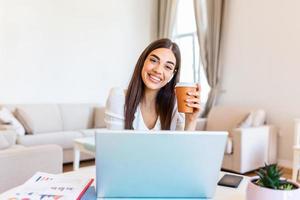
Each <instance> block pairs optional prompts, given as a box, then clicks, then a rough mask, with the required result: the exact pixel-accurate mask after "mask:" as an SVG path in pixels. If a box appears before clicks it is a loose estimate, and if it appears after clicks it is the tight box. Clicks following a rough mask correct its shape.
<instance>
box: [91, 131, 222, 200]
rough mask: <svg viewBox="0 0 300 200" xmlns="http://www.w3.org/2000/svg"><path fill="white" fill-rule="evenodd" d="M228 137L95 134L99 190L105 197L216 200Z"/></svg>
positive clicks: (209, 134)
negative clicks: (198, 199)
mask: <svg viewBox="0 0 300 200" xmlns="http://www.w3.org/2000/svg"><path fill="white" fill-rule="evenodd" d="M226 139H227V132H208V131H206V132H201V131H197V132H187V131H184V132H183V131H182V132H181V131H180V132H179V131H150V132H149V131H129V130H126V131H124V130H121V131H111V130H101V131H97V133H96V185H97V186H96V187H97V188H96V190H97V197H98V198H104V197H110V198H138V197H139V198H145V197H147V198H159V197H161V198H212V197H213V195H214V192H215V189H216V187H217V181H218V178H219V172H220V169H221V163H222V160H223V155H224V149H225V143H226Z"/></svg>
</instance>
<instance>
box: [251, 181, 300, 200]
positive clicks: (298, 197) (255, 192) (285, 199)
mask: <svg viewBox="0 0 300 200" xmlns="http://www.w3.org/2000/svg"><path fill="white" fill-rule="evenodd" d="M257 179H258V177H254V178H252V179H251V180H250V181H249V182H248V186H247V190H246V195H247V200H300V186H299V184H297V183H294V182H292V181H290V180H289V182H290V183H292V184H294V185H297V186H298V189H294V190H274V189H270V188H265V187H261V186H258V185H256V184H254V183H253V182H252V181H253V180H257Z"/></svg>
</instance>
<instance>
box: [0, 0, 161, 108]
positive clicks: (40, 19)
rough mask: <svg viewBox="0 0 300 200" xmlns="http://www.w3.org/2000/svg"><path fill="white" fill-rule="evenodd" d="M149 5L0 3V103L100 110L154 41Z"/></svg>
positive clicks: (86, 0) (50, 0) (133, 1)
mask: <svg viewBox="0 0 300 200" xmlns="http://www.w3.org/2000/svg"><path fill="white" fill-rule="evenodd" d="M155 2H156V1H152V0H126V1H120V0H109V1H108V0H75V1H74V0H45V1H40V0H26V1H23V0H0V103H58V102H66V103H67V102H71V103H76V102H98V103H101V104H104V103H105V99H106V97H107V95H108V91H109V89H110V88H111V87H113V86H122V87H126V85H127V83H128V80H129V77H130V75H131V73H132V71H133V68H134V65H135V62H136V60H137V58H138V56H139V54H140V53H141V51H142V50H143V49H144V48H145V47H146V45H148V43H149V42H150V41H152V40H153V39H154V37H155V33H156V30H155V27H156V26H155V24H156V23H155V20H156V3H155Z"/></svg>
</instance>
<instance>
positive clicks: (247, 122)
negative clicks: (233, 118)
mask: <svg viewBox="0 0 300 200" xmlns="http://www.w3.org/2000/svg"><path fill="white" fill-rule="evenodd" d="M252 122H253V112H250V113H249V114H248V115H246V117H245V118H244V119H243V120H242V121H241V122H240V123H239V124H238V128H249V127H251V126H252Z"/></svg>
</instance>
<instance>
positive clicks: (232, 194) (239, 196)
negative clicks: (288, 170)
mask: <svg viewBox="0 0 300 200" xmlns="http://www.w3.org/2000/svg"><path fill="white" fill-rule="evenodd" d="M224 174H231V173H227V172H220V178H221V177H222V176H223V175H224ZM62 176H65V177H77V178H83V177H85V178H94V179H95V177H96V169H95V166H91V167H82V168H80V169H79V170H77V171H72V172H67V173H64V174H62ZM239 176H240V175H239ZM249 180H250V177H247V176H243V180H242V182H241V183H240V185H239V187H238V188H230V187H224V186H217V189H216V193H215V196H214V198H212V199H211V200H246V188H247V184H248V181H249ZM92 185H93V186H95V185H96V181H94V182H93V184H92ZM91 199H97V198H96V197H93V198H91ZM99 199H100V198H99ZM109 199H113V200H124V198H123V199H122V198H109ZM142 199H143V198H132V200H142ZM162 199H163V198H155V199H151V198H146V199H145V198H144V199H143V200H162ZM190 199H191V198H187V199H186V200H190ZM194 199H195V200H201V198H194ZM126 200H129V199H128V198H126ZM166 200H178V198H177V199H172V198H167V199H166ZM180 200H183V199H182V198H180Z"/></svg>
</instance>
